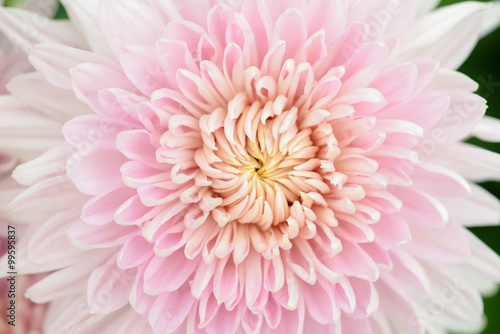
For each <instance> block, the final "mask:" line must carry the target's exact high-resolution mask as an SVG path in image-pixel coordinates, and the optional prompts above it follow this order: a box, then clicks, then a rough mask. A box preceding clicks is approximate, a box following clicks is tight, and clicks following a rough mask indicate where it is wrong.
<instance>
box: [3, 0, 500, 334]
mask: <svg viewBox="0 0 500 334" xmlns="http://www.w3.org/2000/svg"><path fill="white" fill-rule="evenodd" d="M98 3H99V2H98V1H71V2H69V1H68V2H67V3H66V8H67V10H68V12H69V14H70V18H71V20H72V22H73V24H74V25H75V26H76V28H77V29H78V32H77V31H73V30H71V28H70V27H68V31H61V30H57V31H55V32H54V30H50V31H51V32H50V33H48V32H47V31H48V30H49V29H44V30H43V31H42V32H41V34H40V35H39V36H38V37H35V40H30V39H26V38H24V39H22V34H21V33H20V32H19V28H16V26H17V27H19V26H20V25H21V23H20V22H21V21H20V20H19V18H18V17H19V16H21V17H22V15H23V14H22V13H9V12H7V11H5V10H2V11H0V17H2V20H3V19H4V18H7V19H8V20H9V21H8V22H11V23H12V24H11V26H7V25H6V24H3V25H2V24H0V28H1V29H3V30H4V31H6V32H7V33H8V34H9V35H10V36H11V37H12V38H13V39H16V38H17V39H18V40H20V41H21V42H22V43H24V44H23V45H26V49H29V54H30V60H31V62H32V64H33V65H34V66H35V68H36V69H37V71H38V73H31V74H28V75H25V76H19V77H17V78H15V79H14V80H13V81H11V83H10V86H9V89H10V91H11V93H12V94H13V95H14V96H15V97H17V98H19V99H21V100H23V101H24V103H25V104H27V105H28V106H29V108H27V111H26V112H27V113H28V114H29V115H30V117H31V119H32V122H33V123H32V124H33V125H38V124H44V122H45V123H46V125H47V127H48V129H57V130H60V129H62V133H63V136H64V138H58V133H57V131H53V132H50V131H49V130H48V131H47V133H48V135H47V137H48V138H47V139H50V142H51V143H52V142H57V141H58V142H59V143H57V144H54V145H53V147H52V148H50V149H49V150H47V151H46V152H45V153H44V154H43V155H41V156H40V157H38V158H37V159H35V160H33V161H32V162H29V163H27V164H25V165H22V166H20V167H19V168H17V169H16V171H15V172H14V177H15V178H16V180H18V182H20V183H21V184H24V185H27V186H30V188H29V189H28V190H27V191H26V192H24V193H23V194H21V195H19V196H18V197H17V198H16V199H14V201H13V202H12V204H11V206H12V209H13V210H28V209H30V210H33V209H36V210H38V211H39V212H40V213H41V219H42V218H43V221H41V225H40V227H38V228H37V229H33V231H32V236H31V240H30V242H29V244H28V245H27V247H26V250H25V253H24V255H25V257H26V258H25V259H24V260H25V262H26V263H27V264H26V266H25V269H24V270H25V271H26V272H40V271H49V270H56V272H55V273H53V274H51V275H50V276H48V277H47V278H45V279H44V280H42V281H40V282H39V283H37V284H35V285H34V286H33V287H32V288H30V290H28V296H29V297H31V298H32V299H33V300H34V301H39V302H47V301H51V302H52V305H51V309H52V310H59V312H56V311H52V312H51V313H50V316H49V318H48V320H47V322H48V325H47V326H48V327H47V328H46V330H47V331H49V332H52V331H55V330H60V329H59V328H64V330H67V331H72V330H73V331H88V332H89V333H91V332H92V331H93V330H95V328H100V332H106V331H110V332H113V333H116V332H127V333H128V332H146V331H151V330H153V331H154V332H156V333H174V332H177V333H186V332H188V333H194V332H196V333H198V332H200V333H221V332H223V333H236V332H238V333H241V332H245V333H259V332H260V333H270V332H276V333H291V332H294V333H295V332H297V333H302V332H307V333H317V332H321V331H324V332H328V333H330V332H332V333H333V332H338V333H340V332H341V331H342V332H344V333H369V332H382V333H387V332H391V331H395V332H400V331H407V332H410V333H424V332H426V331H431V330H436V329H454V326H460V328H467V327H469V328H474V327H475V326H477V325H478V323H480V318H481V300H480V297H479V294H478V288H480V289H484V288H485V287H489V286H490V285H489V284H490V283H491V282H499V279H500V277H498V272H497V271H498V270H497V269H498V268H499V266H500V261H499V259H498V257H496V255H495V254H494V253H493V252H491V251H490V250H489V249H487V248H486V247H485V246H484V245H483V244H482V243H481V242H480V241H479V240H477V239H476V238H475V237H474V236H473V235H472V234H470V233H469V232H467V230H466V229H465V228H464V225H474V224H481V223H490V222H497V221H498V219H499V218H500V217H499V214H498V209H499V208H500V204H499V203H498V201H496V200H495V199H494V198H493V197H492V196H491V195H489V194H488V193H486V192H485V191H484V190H482V188H480V187H478V186H476V185H475V184H474V183H472V182H473V181H476V180H477V176H478V175H479V174H481V176H480V177H481V178H484V179H486V178H490V177H492V176H494V175H495V173H497V172H498V170H497V169H496V168H491V167H490V166H488V164H487V162H489V161H492V162H495V164H496V165H498V161H500V158H499V157H498V156H497V155H494V154H492V153H490V152H487V151H484V150H481V149H478V148H474V147H472V146H469V145H467V144H463V143H459V141H460V140H462V139H464V138H466V137H467V136H468V135H469V134H470V133H471V131H472V130H473V129H474V128H475V126H476V124H477V123H478V122H479V121H480V119H481V118H482V117H483V115H484V112H485V110H486V103H485V101H484V100H483V99H482V98H480V97H479V96H477V95H475V94H474V93H473V91H475V90H476V89H477V85H476V84H475V83H474V82H473V81H472V80H470V79H469V78H467V77H466V76H464V75H461V74H459V73H457V72H455V71H454V70H453V69H455V68H456V67H457V66H458V65H459V64H460V63H461V62H462V61H463V60H464V59H465V58H466V57H467V55H468V53H469V52H470V50H471V49H472V47H473V45H474V43H475V40H476V39H477V38H478V37H479V36H480V35H481V34H482V33H484V32H485V30H487V29H490V28H491V26H492V25H491V20H484V22H487V23H488V25H482V22H483V18H488V14H487V13H489V12H488V10H492V8H493V10H497V8H496V7H492V5H489V4H480V3H465V4H460V5H456V6H452V7H450V8H447V9H441V10H438V11H435V12H432V13H425V10H424V9H425V8H424V7H425V6H424V5H422V4H418V3H417V2H416V1H410V0H408V1H403V2H401V3H400V4H399V5H397V4H395V3H394V2H392V1H385V0H384V1H370V2H368V1H342V0H336V1H324V0H313V1H305V0H304V1H266V0H261V1H250V0H248V1H243V2H242V3H233V2H229V3H216V2H215V1H201V2H200V1H197V2H195V1H183V2H179V3H177V2H170V1H154V0H152V1H148V2H143V1H135V0H123V1H120V2H117V1H107V0H102V1H101V2H100V4H99V5H98ZM425 5H427V2H425ZM490 7H491V8H490ZM422 13H424V14H422ZM91 22H94V23H95V24H91ZM436 22H440V23H441V24H439V25H437V24H435V23H436ZM48 24H49V25H52V24H56V23H54V22H51V23H48ZM79 34H81V38H79V39H75V38H74V36H78V35H79ZM450 36H454V37H453V39H451V37H450ZM471 36H473V38H471ZM451 40H452V41H453V42H449V41H451ZM69 41H71V45H68V44H69V43H70V42H69ZM444 41H446V42H447V43H443V42H444ZM37 42H44V43H41V44H36V45H34V46H33V47H32V46H31V44H33V43H37ZM34 83H36V85H37V87H35V86H34ZM41 83H43V85H41V86H38V85H39V84H41ZM49 83H50V84H49ZM27 85H30V87H32V90H28V91H27V90H26V86H27ZM42 92H43V93H44V94H43V95H42V94H41V93H42ZM75 97H76V98H78V100H77V99H76V98H75ZM40 104H42V106H43V108H42V106H40ZM42 109H43V110H42ZM37 117H38V118H37ZM63 123H64V126H63V125H62V124H63ZM429 143H431V146H432V148H431V149H429V148H428V147H429ZM47 146H49V145H48V144H47ZM458 151H460V152H465V153H464V154H462V155H460V156H457V155H456V152H458ZM472 160H473V162H472ZM457 162H460V163H461V165H460V166H457ZM471 168H477V170H476V171H475V172H474V173H472V172H471ZM478 206H486V207H485V208H483V210H484V211H483V212H484V213H488V214H489V215H476V214H470V213H471V212H472V211H475V210H476V209H477V208H478ZM66 236H67V238H66ZM82 263H84V265H82ZM471 268H473V269H474V271H473V272H471V270H470V269H471ZM469 276H470V277H469ZM56 277H57V280H56V279H55V278H56ZM449 281H451V282H454V283H455V284H458V288H457V289H462V290H463V291H464V294H461V295H460V296H458V297H457V298H458V300H457V302H456V303H455V304H453V305H450V307H449V308H447V310H446V312H445V313H443V315H442V316H441V317H439V318H435V317H434V318H432V319H428V318H426V317H425V316H423V317H422V316H421V314H422V313H421V312H422V310H425V307H426V305H428V303H429V301H431V300H433V298H435V296H436V295H439V293H440V291H442V290H443V289H444V288H446V284H448V282H449ZM56 282H57V283H56ZM478 282H487V283H488V284H479V286H474V285H473V284H476V283H478ZM75 295H77V296H78V297H77V298H75ZM82 304H83V305H84V306H86V307H88V312H81V309H82V306H81V305H82ZM62 308H64V310H65V311H64V312H60V310H61V309H62ZM132 308H133V309H132ZM443 312H444V311H443ZM89 313H90V314H93V315H92V316H89ZM75 314H76V316H75ZM458 314H460V316H458ZM464 314H466V315H467V316H462V315H464ZM103 328H104V329H103Z"/></svg>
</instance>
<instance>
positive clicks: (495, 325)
mask: <svg viewBox="0 0 500 334" xmlns="http://www.w3.org/2000/svg"><path fill="white" fill-rule="evenodd" d="M23 1H24V0H6V1H5V3H6V5H7V6H9V5H10V6H12V5H15V4H18V3H21V2H23ZM367 1H370V0H367ZM463 1H464V0H443V1H441V3H440V6H446V5H450V4H454V3H458V2H463ZM480 1H483V2H488V1H486V0H480ZM55 17H56V18H59V19H64V18H67V15H66V12H65V11H64V8H63V7H62V6H59V9H58V11H57V13H56V15H55ZM459 71H460V72H462V73H465V74H467V75H468V76H469V77H470V78H472V79H473V80H475V81H476V82H478V83H479V90H478V91H477V93H478V94H479V95H481V96H482V97H484V98H485V99H486V100H488V106H489V108H488V111H487V113H486V114H487V115H489V116H493V117H496V118H500V29H497V30H496V31H494V32H493V33H491V34H490V35H488V36H486V37H485V38H483V39H482V40H481V41H479V43H478V45H477V47H476V48H475V50H474V52H473V53H472V54H471V56H470V57H469V59H468V60H467V61H466V62H465V63H464V64H463V66H462V67H461V68H460V69H459ZM468 142H470V143H473V144H475V145H478V146H482V147H484V148H487V149H489V150H492V151H495V152H497V153H500V143H496V144H492V143H486V142H483V141H481V140H478V139H476V138H472V139H469V140H468ZM481 185H482V186H483V187H484V188H486V189H487V190H489V191H490V192H491V193H493V194H495V195H496V196H497V197H498V198H499V199H500V182H486V183H482V184H481ZM471 230H472V232H474V233H475V234H476V235H477V236H478V237H479V238H481V239H482V240H483V241H484V242H485V243H486V244H488V245H489V246H490V247H491V248H492V249H494V250H495V251H496V252H497V253H498V254H500V227H499V226H491V227H478V228H472V229H471ZM484 311H485V314H486V318H487V325H486V328H485V329H484V331H483V332H482V333H483V334H498V333H500V294H499V293H497V294H496V295H494V296H492V297H487V298H485V299H484Z"/></svg>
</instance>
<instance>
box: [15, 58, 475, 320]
mask: <svg viewBox="0 0 500 334" xmlns="http://www.w3.org/2000/svg"><path fill="white" fill-rule="evenodd" d="M311 52H312V51H311ZM461 57H463V54H459V57H458V58H457V59H460V58H461ZM457 59H455V60H454V61H455V62H456V61H457ZM130 74H133V73H129V76H130ZM351 74H352V73H351ZM462 79H463V78H462ZM263 82H264V81H263ZM264 83H265V82H264ZM464 83H465V81H464ZM139 84H141V85H143V86H137V87H138V88H142V89H146V90H147V89H148V86H146V85H145V84H146V83H145V82H139ZM153 84H154V83H153ZM13 86H14V85H13ZM264 87H265V89H266V93H265V94H266V95H267V94H268V93H270V92H271V94H272V90H271V91H270V90H268V86H264ZM377 88H379V87H377ZM347 91H349V90H348V89H347ZM82 93H83V95H87V94H88V93H87V94H85V93H84V92H82ZM143 93H144V92H143ZM359 93H360V95H363V94H365V95H366V97H370V96H371V97H372V98H375V99H374V100H371V101H367V102H375V103H377V102H378V103H381V102H382V100H378V101H377V97H376V94H374V93H375V92H374V91H365V92H362V93H363V94H361V92H359ZM83 95H82V96H83ZM87 97H89V96H88V95H87ZM340 97H342V94H340ZM265 98H269V97H268V96H265ZM350 99H351V101H352V97H350ZM475 101H476V102H479V101H480V100H475ZM87 102H89V101H87ZM122 102H123V101H122ZM125 102H127V101H125ZM135 102H137V101H135ZM135 102H134V103H135ZM389 102H390V101H389ZM478 106H479V108H480V105H478ZM358 107H359V106H358ZM375 110H376V109H375ZM479 110H480V109H478V111H479ZM145 117H146V118H147V117H148V116H145ZM317 117H318V116H317ZM317 119H318V118H316V120H317ZM302 121H304V120H302ZM313 121H314V119H313ZM215 122H217V120H215ZM275 122H276V121H275ZM153 123H154V122H153ZM334 123H335V122H334ZM207 124H208V123H207ZM379 124H380V122H379ZM101 125H102V124H101ZM227 125H229V126H227ZM360 125H361V124H360ZM339 126H340V125H338V124H337V129H336V130H338V131H337V132H342V130H341V128H338V127H339ZM226 127H227V128H230V127H231V126H230V123H228V124H226ZM69 128H71V127H69ZM368 128H369V127H368ZM358 129H361V131H363V130H362V129H363V128H358ZM149 130H150V129H149ZM285 130H286V129H285ZM111 131H112V130H111ZM150 131H151V130H150ZM464 131H466V130H465V129H464ZM153 132H154V131H153ZM225 135H226V136H227V135H228V133H227V132H226V133H225ZM368 135H374V133H371V134H370V133H368ZM410 135H412V134H411V133H410ZM348 136H351V134H349V135H348ZM67 137H68V136H67ZM122 137H125V136H122ZM348 138H349V137H347V138H344V140H346V139H348ZM353 138H354V137H353ZM368 138H369V137H366V139H368ZM373 138H375V137H372V139H373ZM366 139H365V140H366ZM217 140H218V143H219V144H221V142H220V140H219V139H217ZM315 140H317V139H315ZM368 140H369V139H368ZM361 141H362V139H361ZM76 142H78V138H77V139H76ZM331 143H334V142H331ZM163 144H165V145H166V144H172V143H171V142H170V141H168V138H166V141H165V142H163ZM163 144H162V145H163ZM351 144H352V142H351ZM360 144H361V143H356V144H354V147H358V148H361V147H359V146H356V145H360ZM306 145H307V144H306ZM349 145H350V143H349V141H347V144H345V143H344V144H340V147H342V148H345V147H347V146H349ZM405 145H406V144H402V145H401V146H402V147H404V146H405ZM410 145H411V144H410ZM261 146H262V144H261ZM320 146H321V145H320ZM77 148H78V149H79V150H80V152H81V149H82V148H81V147H77ZM169 148H172V147H169ZM129 149H130V148H129ZM122 150H123V149H122ZM80 152H78V153H80ZM166 154H168V151H167V152H166ZM304 157H308V156H307V155H305V156H304ZM94 158H95V156H94ZM167 159H172V157H171V156H169V157H167ZM266 159H267V158H266ZM226 163H227V162H226ZM293 163H296V164H302V163H304V161H299V162H296V161H294V162H293ZM198 164H200V163H199V162H198ZM70 167H73V166H70ZM77 167H78V165H77ZM200 167H201V166H200ZM202 168H203V167H202ZM207 168H208V167H205V168H203V169H204V170H205V171H206V172H207V173H211V171H210V170H208V169H207ZM256 168H257V169H258V171H257V172H261V170H262V173H265V172H266V171H267V170H266V161H265V159H264V160H262V161H261V165H260V166H258V167H256ZM308 168H309V167H308ZM19 174H22V171H19ZM19 174H18V176H19ZM78 175H81V174H80V173H77V174H73V176H78ZM264 176H265V175H264ZM337 176H338V177H342V176H341V175H340V176H339V175H337ZM212 177H213V176H212ZM332 177H335V176H334V175H332ZM73 180H75V179H74V178H73ZM106 181H107V180H106ZM24 182H26V181H24ZM332 182H333V183H334V182H335V181H332ZM28 183H29V182H28ZM311 186H313V185H308V186H305V187H306V188H310V187H311ZM367 186H368V185H367ZM315 187H321V185H320V184H318V183H316V185H315ZM368 187H369V186H368ZM87 189H90V188H87ZM243 189H244V188H243ZM288 189H289V190H291V189H290V188H288ZM317 190H320V188H317ZM219 191H220V190H219ZM84 192H85V190H84ZM311 196H312V195H311ZM349 197H351V196H350V195H349ZM403 197H404V196H403ZM276 198H279V196H278V197H276ZM181 200H182V196H181ZM302 200H303V201H305V200H304V199H302ZM315 200H317V199H314V198H313V201H315ZM351 200H354V198H351ZM266 201H267V200H266ZM391 201H392V202H394V200H391ZM19 203H20V201H18V204H19ZM150 203H152V202H150ZM303 203H305V202H303ZM394 203H395V202H394ZM144 204H145V203H144ZM361 204H362V203H361ZM348 207H349V204H348V205H347V206H346V205H345V204H343V205H341V206H340V207H338V208H337V209H339V210H346V209H348ZM342 208H343V209H342ZM358 209H359V208H358ZM228 210H231V207H229V209H228ZM359 210H361V209H359ZM387 210H388V209H381V211H387ZM233 211H235V209H233ZM372 218H373V217H372ZM221 219H222V218H221ZM375 219H376V218H375ZM195 223H196V221H195ZM217 223H219V224H223V223H221V222H219V221H217ZM262 223H264V224H265V222H262ZM311 226H312V225H311ZM311 226H309V224H307V227H308V228H309V229H311ZM344 227H345V225H344ZM366 231H367V230H366ZM366 231H365V232H366ZM337 232H339V233H340V231H337ZM290 233H291V232H290ZM340 234H342V233H340ZM457 237H458V235H457ZM344 238H345V236H344ZM344 238H343V241H344V243H343V245H345V244H346V242H347V243H348V241H346V240H345V239H344ZM347 239H349V238H347ZM85 241H88V240H85ZM280 246H281V244H280ZM285 247H286V246H285ZM332 249H333V248H332ZM343 252H344V253H343V254H344V255H345V254H348V253H351V252H349V251H346V250H344V251H343ZM346 252H347V253H346ZM272 253H273V252H271V255H272ZM337 269H338V268H337ZM364 269H367V268H364ZM341 270H342V269H341ZM345 273H346V272H345ZM298 275H299V274H298ZM347 276H349V275H347ZM304 277H305V276H304ZM301 278H303V277H301ZM309 278H310V277H309ZM303 279H304V278H303ZM363 279H364V278H363ZM353 281H355V280H354V279H353ZM306 287H307V286H306ZM377 290H380V288H379V289H377ZM382 290H383V289H382ZM312 295H313V296H314V295H318V294H312ZM305 297H306V298H307V297H310V296H307V295H306V296H305ZM247 303H248V296H247ZM307 303H308V308H309V309H310V307H311V304H309V302H307ZM311 316H312V314H311ZM314 316H317V314H315V315H314ZM343 319H345V318H343ZM393 320H394V319H393ZM150 321H151V319H150ZM343 323H344V326H348V325H345V324H348V323H349V320H343ZM156 325H157V326H160V325H158V324H156ZM163 325H164V324H163ZM358 328H359V327H358ZM344 330H345V329H344Z"/></svg>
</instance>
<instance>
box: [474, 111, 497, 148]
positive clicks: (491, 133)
mask: <svg viewBox="0 0 500 334" xmlns="http://www.w3.org/2000/svg"><path fill="white" fill-rule="evenodd" d="M472 135H473V136H475V137H477V138H479V139H481V140H484V141H489V142H493V143H500V120H499V119H497V118H494V117H489V116H484V117H483V119H481V120H480V121H479V124H478V125H477V126H476V128H475V129H474V130H473V131H472Z"/></svg>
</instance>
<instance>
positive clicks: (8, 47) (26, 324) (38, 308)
mask: <svg viewBox="0 0 500 334" xmlns="http://www.w3.org/2000/svg"><path fill="white" fill-rule="evenodd" d="M3 5H4V1H0V6H3ZM7 5H13V4H7ZM20 5H21V6H22V8H25V9H27V10H30V11H32V12H34V13H39V14H41V15H43V16H48V17H52V16H53V15H54V13H55V9H56V8H57V1H50V0H49V1H43V3H42V2H41V1H25V2H24V3H22V4H20ZM28 70H33V68H32V67H31V65H30V63H29V61H28V57H27V56H26V55H25V54H24V53H23V52H22V51H21V50H19V49H18V48H17V46H16V45H13V44H12V43H11V42H10V41H9V40H8V39H7V38H6V37H5V36H4V35H2V34H0V96H2V95H5V94H7V89H6V84H7V83H8V82H9V81H10V79H12V78H13V77H14V76H16V75H18V74H20V73H23V72H27V71H28ZM5 126H7V127H8V126H9V124H7V125H4V129H5ZM2 140H5V137H3V138H2ZM15 153H16V152H15V151H14V152H11V154H6V153H4V152H0V188H1V189H2V190H3V191H4V192H7V191H8V193H9V195H10V196H12V195H13V194H16V193H19V192H21V191H22V190H23V189H22V188H21V187H19V185H18V184H17V183H16V182H15V181H14V180H13V179H12V178H10V174H11V172H12V171H13V170H14V168H15V167H16V165H17V164H18V162H19V160H18V157H17V156H16V154H15ZM25 161H26V160H25ZM9 200H10V199H9V198H6V197H5V196H4V197H2V199H0V254H2V255H3V254H6V253H7V247H8V242H7V241H8V240H7V231H8V226H9V225H13V226H15V227H16V230H17V233H18V234H17V235H18V236H19V235H22V234H23V232H24V230H25V226H24V224H23V222H24V221H25V220H27V219H28V220H29V214H23V215H20V216H21V217H19V216H17V215H12V214H11V213H10V212H8V211H6V210H5V206H6V205H7V204H8V201H9ZM15 241H16V242H18V241H19V240H15ZM43 277H44V275H19V276H17V277H16V297H15V300H16V310H17V314H16V321H15V324H16V326H15V327H13V326H11V325H9V324H8V323H7V321H10V320H11V319H7V318H6V317H4V316H3V317H2V318H1V320H0V333H2V334H9V333H30V334H36V333H42V327H43V319H44V316H45V311H46V308H47V306H46V305H39V304H35V303H33V302H31V301H30V300H29V299H26V298H25V297H24V293H25V292H26V289H27V288H28V287H29V286H31V285H32V284H34V283H36V282H37V281H38V280H40V279H42V278H43ZM9 288H10V284H9V283H8V282H7V281H6V279H2V280H1V281H0V300H1V303H0V304H1V305H2V307H3V306H4V305H5V306H6V305H9V302H10V299H11V298H10V297H9V293H8V291H9Z"/></svg>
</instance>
